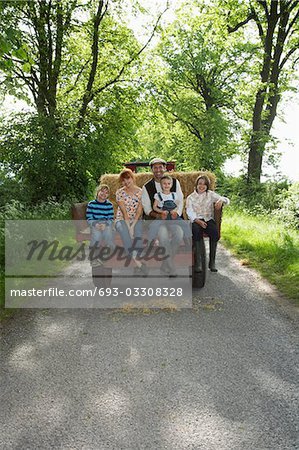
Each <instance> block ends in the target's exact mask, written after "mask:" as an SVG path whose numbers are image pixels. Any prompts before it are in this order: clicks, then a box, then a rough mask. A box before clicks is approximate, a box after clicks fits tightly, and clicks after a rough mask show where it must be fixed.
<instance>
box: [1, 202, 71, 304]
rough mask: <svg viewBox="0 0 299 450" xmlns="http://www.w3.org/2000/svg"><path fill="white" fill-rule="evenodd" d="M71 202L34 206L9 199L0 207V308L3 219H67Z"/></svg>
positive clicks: (3, 252) (2, 268) (3, 238)
mask: <svg viewBox="0 0 299 450" xmlns="http://www.w3.org/2000/svg"><path fill="white" fill-rule="evenodd" d="M70 208H71V203H70V202H69V201H64V202H63V203H57V202H55V201H53V200H49V201H47V202H43V203H40V204H38V205H37V206H35V207H32V206H28V205H27V204H26V203H22V202H20V201H16V200H14V201H11V202H10V203H9V204H7V205H6V206H4V207H1V208H0V267H1V269H0V308H1V307H3V306H4V282H3V280H4V267H5V236H4V233H5V228H4V224H5V220H18V219H19V220H68V219H70Z"/></svg>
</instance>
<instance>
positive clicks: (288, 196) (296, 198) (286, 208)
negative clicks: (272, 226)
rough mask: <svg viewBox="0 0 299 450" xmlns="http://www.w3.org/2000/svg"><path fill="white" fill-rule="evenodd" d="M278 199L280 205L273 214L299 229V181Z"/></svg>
mask: <svg viewBox="0 0 299 450" xmlns="http://www.w3.org/2000/svg"><path fill="white" fill-rule="evenodd" d="M278 200H279V207H278V208H276V209H275V210H274V211H273V216H274V217H276V218H277V219H279V220H282V221H283V222H284V223H285V224H286V225H288V226H290V227H294V228H297V229H299V182H297V183H294V184H292V185H291V186H290V187H289V189H288V190H287V191H283V192H281V193H280V194H279V195H278Z"/></svg>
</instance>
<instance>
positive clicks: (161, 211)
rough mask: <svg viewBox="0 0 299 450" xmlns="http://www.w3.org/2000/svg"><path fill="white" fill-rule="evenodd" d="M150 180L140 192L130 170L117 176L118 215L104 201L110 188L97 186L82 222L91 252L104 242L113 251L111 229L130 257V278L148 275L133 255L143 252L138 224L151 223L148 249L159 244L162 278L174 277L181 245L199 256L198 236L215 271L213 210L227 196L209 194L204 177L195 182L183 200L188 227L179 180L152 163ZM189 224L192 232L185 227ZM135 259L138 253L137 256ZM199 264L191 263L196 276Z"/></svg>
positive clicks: (97, 262)
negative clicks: (206, 240) (205, 239)
mask: <svg viewBox="0 0 299 450" xmlns="http://www.w3.org/2000/svg"><path fill="white" fill-rule="evenodd" d="M149 165H150V167H151V170H152V173H153V177H152V178H151V179H150V180H149V181H148V182H147V183H145V184H144V186H143V187H142V189H141V188H140V187H138V186H137V185H136V182H135V175H134V173H133V172H132V171H131V170H130V169H124V170H122V171H121V172H120V175H119V183H120V186H121V187H120V188H119V189H118V190H117V191H116V202H117V205H118V206H117V211H116V215H114V208H113V205H112V203H111V202H110V201H109V199H108V198H109V194H110V189H109V186H108V185H105V184H101V185H100V186H98V188H97V191H96V198H95V200H92V201H90V202H89V203H88V205H87V210H86V219H87V221H88V223H89V225H90V229H91V241H90V250H91V253H92V254H93V255H96V253H95V252H94V250H95V249H96V248H99V247H100V245H102V244H103V242H105V244H106V246H107V247H109V248H110V251H111V252H113V250H114V248H115V243H114V228H115V230H116V231H117V232H118V233H119V234H120V236H121V240H122V242H123V247H124V251H125V253H126V254H127V255H130V256H131V257H132V261H134V264H135V268H134V273H135V274H138V275H142V276H147V275H148V272H149V270H148V267H147V266H146V264H145V263H144V262H142V261H141V260H140V258H138V257H137V254H138V250H140V251H141V250H146V249H144V248H143V247H144V241H143V238H142V236H143V226H144V223H145V222H144V221H143V219H150V222H148V223H149V226H148V235H147V236H148V241H147V242H148V244H147V246H149V247H150V246H152V245H153V244H154V243H155V242H157V240H158V242H159V246H161V247H163V248H164V249H165V254H166V255H167V258H165V260H163V262H162V265H161V267H160V270H161V272H162V273H164V274H169V275H170V276H176V268H175V265H174V257H175V255H176V254H177V251H178V248H179V246H180V245H181V242H182V241H183V240H185V242H188V241H189V242H191V239H192V241H193V245H194V248H195V253H196V254H198V255H199V254H200V246H201V245H204V242H203V235H204V234H206V235H207V236H209V238H210V259H209V268H210V270H211V271H212V272H217V269H216V267H215V256H216V246H217V242H218V240H219V233H218V228H217V226H216V223H215V220H214V207H215V208H216V209H221V208H222V206H223V205H228V204H229V199H228V198H227V197H223V196H220V195H219V194H217V193H216V192H214V191H212V190H210V180H209V178H208V177H207V176H206V175H201V176H199V177H198V178H197V180H196V182H195V186H194V192H193V193H192V194H190V195H189V196H188V197H187V198H186V204H185V208H186V215H187V217H188V219H189V221H190V222H188V221H185V220H184V219H183V217H182V214H183V207H184V196H183V192H182V189H181V186H180V183H179V180H177V179H176V178H172V177H171V176H170V174H168V173H167V172H166V162H165V161H164V160H163V159H161V158H154V159H152V160H151V161H150V163H149ZM190 223H191V224H192V229H191V227H190ZM139 254H140V252H139ZM90 262H91V265H92V266H99V265H102V264H103V261H102V260H101V259H99V258H97V257H90ZM201 270H202V269H201V263H200V259H199V258H196V261H195V271H197V272H200V271H201Z"/></svg>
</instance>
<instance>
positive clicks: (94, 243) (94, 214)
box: [86, 184, 115, 266]
mask: <svg viewBox="0 0 299 450" xmlns="http://www.w3.org/2000/svg"><path fill="white" fill-rule="evenodd" d="M109 193H110V189H109V186H108V185H107V184H101V185H100V186H98V187H97V190H96V198H95V200H92V201H90V202H89V203H88V205H87V209H86V219H87V222H88V224H89V226H90V232H91V240H90V246H89V249H90V254H89V259H90V264H91V265H92V266H101V265H102V264H103V262H102V261H101V260H100V259H99V258H97V254H98V253H97V249H98V248H99V247H100V245H101V244H102V243H103V241H105V243H106V246H107V247H110V251H111V252H113V250H114V248H115V244H114V242H113V232H112V225H113V219H114V210H113V205H112V203H111V202H110V201H109V200H108V197H109Z"/></svg>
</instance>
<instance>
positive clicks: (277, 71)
mask: <svg viewBox="0 0 299 450" xmlns="http://www.w3.org/2000/svg"><path fill="white" fill-rule="evenodd" d="M222 3H224V5H225V6H226V8H227V10H228V8H229V9H230V12H229V13H227V17H228V19H229V26H228V30H229V32H230V33H234V32H236V31H237V30H239V29H240V28H241V27H244V26H245V25H247V24H249V23H250V22H253V23H254V24H255V25H256V30H257V32H258V37H259V40H260V52H258V53H257V55H258V56H259V58H258V59H257V62H258V64H259V84H258V87H257V89H256V93H255V102H254V107H253V113H252V131H251V138H250V143H249V158H248V175H247V179H248V182H250V181H255V182H260V177H261V173H262V163H263V155H264V152H265V148H266V144H267V142H268V141H269V139H270V132H271V128H272V125H273V121H274V119H275V117H276V114H277V106H278V104H279V100H280V98H281V94H282V92H283V90H285V89H287V88H288V87H289V81H290V76H291V74H292V73H293V69H294V67H295V64H296V63H297V61H298V56H297V55H298V50H299V1H297V0H251V1H250V2H249V5H248V7H246V3H245V2H244V3H243V8H240V6H239V5H238V11H236V8H234V7H232V2H231V1H228V2H227V1H225V2H222ZM244 6H245V7H244ZM231 7H232V8H231ZM240 10H242V11H243V17H242V18H240ZM234 14H236V15H237V16H238V19H239V20H237V21H234ZM247 26H248V25H247Z"/></svg>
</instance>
